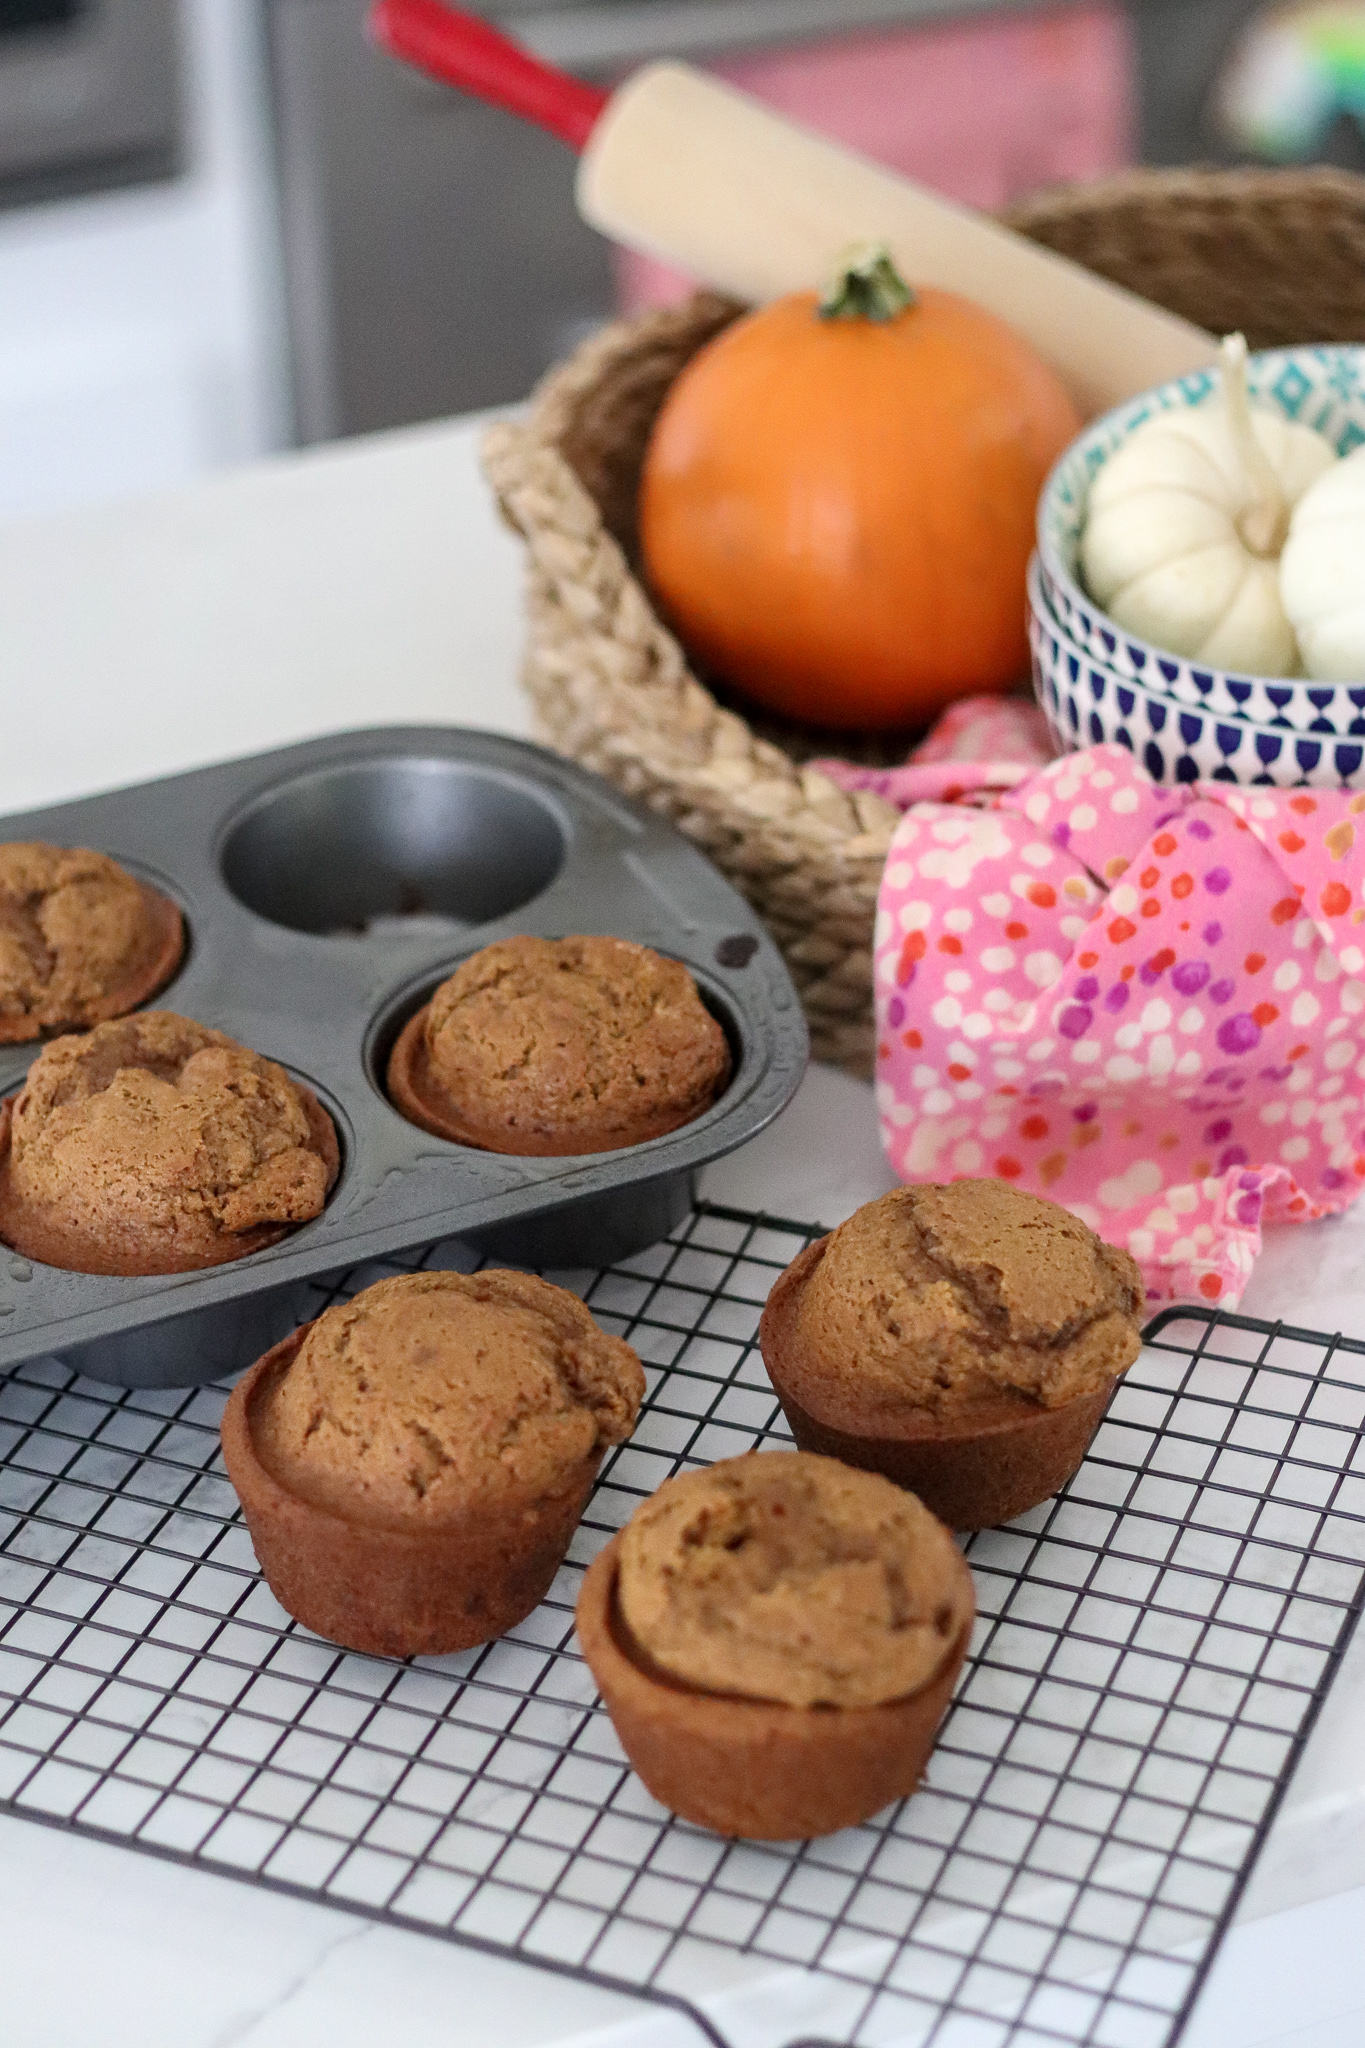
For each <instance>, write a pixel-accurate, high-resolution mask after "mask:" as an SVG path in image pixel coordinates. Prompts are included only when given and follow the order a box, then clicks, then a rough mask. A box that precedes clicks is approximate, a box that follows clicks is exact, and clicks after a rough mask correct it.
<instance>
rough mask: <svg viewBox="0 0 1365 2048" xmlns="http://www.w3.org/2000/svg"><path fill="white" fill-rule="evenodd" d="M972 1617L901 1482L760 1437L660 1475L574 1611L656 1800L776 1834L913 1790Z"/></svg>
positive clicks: (757, 1835)
mask: <svg viewBox="0 0 1365 2048" xmlns="http://www.w3.org/2000/svg"><path fill="white" fill-rule="evenodd" d="M974 1613H975V1601H974V1597H973V1591H972V1578H971V1573H970V1572H969V1571H968V1569H967V1566H966V1564H965V1563H964V1561H963V1559H962V1556H961V1554H960V1553H959V1551H958V1549H957V1547H956V1545H955V1544H954V1542H953V1540H952V1538H951V1536H950V1535H949V1534H948V1531H947V1530H946V1529H945V1528H944V1527H943V1526H942V1524H941V1523H940V1522H938V1521H936V1520H935V1518H934V1516H933V1515H931V1514H930V1513H929V1511H928V1509H927V1508H925V1507H923V1506H922V1505H921V1503H920V1502H919V1501H917V1500H916V1499H915V1498H914V1497H913V1495H911V1494H908V1493H905V1492H903V1491H902V1490H901V1489H900V1488H899V1487H896V1486H893V1485H891V1483H890V1482H889V1481H888V1480H885V1479H881V1478H878V1477H877V1476H876V1475H875V1474H873V1473H870V1472H857V1471H853V1470H851V1469H850V1468H849V1467H848V1466H846V1465H841V1464H838V1463H836V1462H835V1460H833V1459H831V1458H820V1457H812V1456H810V1455H809V1454H807V1453H805V1452H801V1451H777V1452H761V1453H758V1454H756V1455H750V1456H748V1457H743V1458H729V1459H726V1460H725V1461H724V1462H723V1463H721V1464H718V1465H713V1466H711V1467H710V1468H709V1469H707V1470H704V1471H695V1472H687V1473H683V1474H682V1475H681V1476H680V1477H678V1478H676V1479H670V1480H668V1481H667V1482H666V1483H665V1484H664V1485H663V1486H661V1487H660V1488H659V1490H658V1492H657V1493H656V1494H654V1495H653V1496H652V1497H651V1498H650V1499H649V1500H647V1501H646V1502H645V1503H644V1504H643V1506H641V1507H640V1508H637V1510H636V1512H635V1514H634V1515H633V1516H632V1517H631V1519H630V1521H629V1522H628V1523H627V1525H626V1527H625V1529H624V1530H623V1531H622V1533H621V1534H620V1535H619V1536H617V1537H615V1538H613V1540H612V1541H611V1542H610V1543H609V1544H608V1545H607V1547H606V1548H605V1550H603V1551H602V1552H601V1553H600V1554H599V1556H598V1557H597V1558H596V1559H595V1560H594V1562H593V1564H592V1566H591V1567H590V1569H589V1571H588V1574H587V1576H586V1578H585V1579H584V1581H583V1588H582V1592H581V1593H580V1595H579V1600H578V1613H577V1625H578V1637H579V1642H580V1643H581V1645H582V1649H583V1654H584V1656H585V1657H586V1658H587V1660H588V1663H589V1665H590V1666H591V1668H592V1673H593V1676H594V1678H595V1679H596V1680H597V1684H598V1687H599V1689H600V1691H601V1694H602V1698H603V1700H604V1701H605V1703H606V1706H607V1709H608V1711H609V1713H610V1714H611V1718H612V1722H613V1724H614V1726H615V1728H616V1732H617V1734H618V1736H619V1737H620V1739H621V1744H622V1747H623V1748H624V1749H625V1752H626V1755H627V1756H628V1757H629V1758H630V1761H631V1763H632V1764H633V1765H634V1767H635V1769H636V1771H637V1772H638V1773H639V1775H640V1777H641V1778H642V1779H643V1780H644V1782H645V1785H646V1786H647V1787H648V1789H649V1791H650V1792H652V1793H653V1795H654V1797H655V1798H656V1799H658V1800H659V1801H660V1802H661V1803H662V1804H663V1805H665V1806H668V1807H671V1808H672V1810H673V1811H674V1812H675V1813H678V1814H681V1815H682V1816H683V1818H684V1819H685V1820H691V1821H696V1822H697V1823H698V1824H699V1825H701V1826H702V1827H708V1828H714V1829H715V1830H716V1832H717V1833H718V1834H723V1835H744V1836H749V1837H751V1838H753V1839H756V1840H760V1841H789V1840H798V1839H803V1838H805V1837H807V1836H811V1835H824V1834H831V1833H833V1832H834V1831H835V1830H836V1829H838V1828H843V1827H851V1826H853V1825H854V1823H856V1822H857V1821H860V1820H865V1819H866V1818H867V1817H868V1815H869V1814H873V1813H876V1812H878V1811H879V1810H880V1808H882V1807H883V1806H886V1805H889V1804H890V1802H891V1801H892V1800H895V1799H902V1798H904V1797H905V1796H906V1795H907V1794H908V1793H910V1792H913V1791H914V1789H915V1786H916V1785H917V1784H918V1783H919V1779H920V1775H921V1773H922V1772H923V1769H924V1766H925V1763H926V1761H927V1759H928V1756H929V1752H930V1749H931V1748H932V1746H933V1741H934V1735H935V1731H936V1730H937V1728H938V1724H939V1722H940V1720H941V1719H942V1717H943V1714H944V1711H945V1709H946V1707H947V1705H948V1701H949V1698H950V1697H951V1694H952V1689H953V1685H954V1682H955V1681H956V1678H957V1674H958V1671H959V1669H960V1668H961V1665H962V1660H963V1658H964V1656H965V1655H966V1650H967V1644H968V1640H969V1638H970V1634H971V1625H972V1618H973V1615H974Z"/></svg>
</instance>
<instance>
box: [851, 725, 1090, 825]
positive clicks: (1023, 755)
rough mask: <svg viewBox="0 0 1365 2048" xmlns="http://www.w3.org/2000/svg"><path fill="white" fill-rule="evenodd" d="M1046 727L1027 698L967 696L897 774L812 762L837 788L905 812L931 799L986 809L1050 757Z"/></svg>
mask: <svg viewBox="0 0 1365 2048" xmlns="http://www.w3.org/2000/svg"><path fill="white" fill-rule="evenodd" d="M1052 751H1053V750H1052V741H1051V739H1050V738H1049V736H1048V729H1047V721H1046V719H1045V718H1044V717H1043V714H1042V712H1041V711H1040V710H1039V709H1038V706H1037V705H1036V704H1035V703H1033V701H1032V700H1031V699H1030V698H1026V697H963V698H961V699H960V700H959V702H958V703H956V704H950V705H949V706H948V709H947V710H946V711H945V712H944V713H943V716H942V717H941V718H940V719H939V721H938V723H937V724H936V725H935V726H934V727H933V729H932V730H931V732H930V733H929V735H928V737H927V738H926V739H923V740H921V741H920V743H919V745H918V746H917V747H916V748H915V749H914V751H913V752H912V753H911V754H910V755H909V757H908V758H907V760H906V761H905V763H904V765H903V766H902V767H900V768H855V767H854V765H853V764H852V762H850V761H837V760H826V761H812V763H811V766H812V767H813V768H819V769H820V770H821V771H822V773H823V774H825V775H827V776H828V777H829V779H830V781H831V782H837V783H838V785H839V787H840V789H847V790H850V791H851V790H857V789H868V790H871V791H872V792H873V794H874V795H875V796H880V797H884V798H885V799H886V801H887V803H891V804H895V805H896V806H897V807H898V808H899V809H900V810H902V811H905V810H908V809H909V808H910V805H911V804H918V803H924V802H926V801H931V802H934V803H941V804H955V803H962V802H966V801H975V802H978V803H984V802H985V801H986V800H987V799H988V798H989V797H990V796H991V795H992V794H994V793H995V792H998V791H1000V790H1004V789H1013V788H1014V787H1015V785H1016V783H1020V782H1023V781H1024V780H1025V779H1026V777H1028V776H1030V775H1032V773H1033V771H1034V769H1035V768H1041V767H1042V765H1043V763H1044V762H1045V761H1050V760H1051V759H1052Z"/></svg>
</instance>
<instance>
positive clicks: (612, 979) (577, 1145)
mask: <svg viewBox="0 0 1365 2048" xmlns="http://www.w3.org/2000/svg"><path fill="white" fill-rule="evenodd" d="M729 1078H730V1048H729V1045H728V1043H727V1041H726V1037H725V1033H724V1032H723V1031H722V1029H721V1027H720V1025H719V1024H718V1023H717V1022H716V1020H715V1018H714V1017H713V1016H712V1015H711V1013H710V1011H709V1010H708V1009H707V1008H706V1006H705V1004H704V1003H703V1002H702V1000H701V997H700V996H699V995H698V993H697V986H696V983H695V982H694V981H693V979H692V977H691V975H690V974H689V973H688V971H687V969H686V968H685V967H683V966H681V965H680V964H679V962H678V961H676V960H666V959H664V958H663V957H662V955H661V954H658V953H655V952H652V951H651V949H650V948H649V947H648V946H639V945H636V944H634V943H633V942H632V941H630V940H627V939H609V938H567V939H537V938H529V937H523V938H514V939H500V940H498V941H497V942H496V943H495V944H494V945H491V946H485V947H484V948H483V950H482V951H481V952H479V953H475V954H473V955H472V956H471V958H470V959H468V960H465V961H464V962H462V964H461V965H460V966H459V967H458V968H457V969H456V970H455V972H454V974H452V975H451V977H450V979H449V980H448V981H445V982H442V984H441V986H440V987H439V988H438V989H437V991H436V993H435V995H434V996H433V997H432V998H431V1001H430V1002H429V1003H426V1004H425V1005H424V1006H423V1007H422V1008H421V1009H420V1010H419V1011H418V1012H417V1014H416V1016H415V1017H413V1018H412V1019H411V1020H410V1021H409V1023H408V1024H407V1025H406V1027H405V1028H404V1030H403V1032H402V1034H401V1035H400V1037H399V1039H398V1041H397V1043H396V1045H395V1046H394V1048H393V1052H392V1054H391V1055H390V1058H389V1069H388V1090H389V1095H390V1097H391V1099H392V1101H393V1103H394V1104H395V1106H396V1107H397V1108H398V1109H399V1110H401V1112H402V1113H403V1115H404V1116H405V1117H407V1118H408V1120H409V1122H411V1123H415V1124H420V1125H421V1127H422V1129H423V1130H427V1131H431V1132H433V1133H434V1134H435V1135H436V1136H437V1137H439V1138H451V1139H453V1140H455V1141H456V1142H457V1143H458V1144H461V1145H477V1146H480V1147H481V1148H482V1149H483V1150H485V1151H489V1152H516V1153H522V1154H536V1155H539V1156H542V1157H547V1156H554V1155H559V1154H563V1153H571V1152H613V1151H616V1150H618V1149H619V1148H620V1147H622V1146H624V1145H639V1144H642V1143H643V1142H644V1140H645V1139H646V1138H659V1137H662V1136H663V1135H664V1134H665V1133H666V1132H668V1131H675V1130H677V1129H678V1128H679V1126H680V1125H682V1124H686V1123H691V1122H692V1120H693V1118H694V1117H698V1116H700V1115H701V1114H702V1112H703V1110H707V1109H709V1108H710V1107H711V1105H712V1103H713V1102H715V1101H716V1099H717V1098H718V1097H719V1096H720V1094H721V1093H722V1092H723V1090H724V1088H725V1085H726V1083H727V1082H728V1080H729Z"/></svg>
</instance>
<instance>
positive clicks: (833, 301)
mask: <svg viewBox="0 0 1365 2048" xmlns="http://www.w3.org/2000/svg"><path fill="white" fill-rule="evenodd" d="M914 303H915V294H914V293H913V292H912V291H911V289H910V287H909V285H908V284H907V283H906V282H905V279H904V278H903V277H902V276H901V274H900V272H899V271H898V270H897V268H896V266H895V264H894V263H893V262H892V260H891V251H890V250H889V249H888V248H887V246H886V244H885V242H855V243H854V244H853V247H852V248H851V249H845V251H844V253H843V255H842V256H841V257H840V258H839V262H838V265H837V266H836V268H835V271H834V274H833V276H832V277H831V278H830V281H829V283H828V284H827V285H826V286H825V289H824V291H823V292H822V293H821V296H820V306H819V313H820V318H821V319H822V320H894V319H895V317H896V315H897V314H898V313H903V312H904V311H905V309H906V307H907V306H913V305H914Z"/></svg>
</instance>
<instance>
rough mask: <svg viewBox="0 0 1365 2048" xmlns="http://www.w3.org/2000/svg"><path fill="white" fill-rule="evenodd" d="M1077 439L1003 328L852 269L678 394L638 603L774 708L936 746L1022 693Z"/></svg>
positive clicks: (887, 277)
mask: <svg viewBox="0 0 1365 2048" xmlns="http://www.w3.org/2000/svg"><path fill="white" fill-rule="evenodd" d="M1080 425H1081V422H1080V419H1079V417H1078V415H1077V413H1076V410H1075V407H1074V406H1073V405H1072V403H1071V400H1070V398H1069V397H1068V396H1067V393H1066V391H1065V389H1064V388H1063V386H1062V384H1061V382H1060V380H1059V379H1058V378H1057V376H1056V375H1055V374H1054V373H1053V371H1052V370H1050V369H1049V368H1048V366H1047V364H1046V363H1044V362H1043V361H1042V360H1041V359H1040V358H1039V357H1038V356H1037V355H1035V354H1034V352H1033V351H1032V349H1030V348H1029V347H1028V345H1027V344H1026V343H1025V342H1023V341H1022V340H1020V338H1019V336H1018V335H1017V334H1015V333H1014V331H1013V330H1012V329H1011V328H1009V327H1007V326H1006V325H1005V323H1004V322H1003V321H1001V320H997V319H996V318H995V317H994V315H993V314H990V313H986V312H983V311H982V309H981V308H980V307H979V306H975V305H973V304H971V303H970V301H968V300H966V299H963V298H959V297H958V296H957V295H956V294H955V293H951V292H940V291H929V290H921V291H918V292H916V293H914V294H911V293H909V292H908V290H907V288H906V287H905V286H904V285H903V284H901V282H900V280H899V278H898V277H897V276H896V273H895V271H894V270H893V269H892V268H891V265H890V260H889V258H888V257H887V256H886V254H885V251H875V250H874V251H871V252H859V253H858V254H857V255H856V256H855V257H851V258H850V260H849V262H848V264H847V265H846V266H845V268H844V269H843V270H842V271H841V272H840V275H839V278H838V280H837V281H836V286H835V287H834V288H832V291H831V294H830V295H827V296H826V298H825V299H824V300H823V301H822V300H820V299H819V298H818V297H817V295H816V294H815V293H813V292H802V293H796V294H793V295H792V296H791V297H789V298H783V299H778V300H776V301H775V302H774V303H773V304H771V305H768V306H765V307H763V308H762V309H761V310H760V311H758V312H756V313H752V314H749V315H747V316H746V317H744V318H743V319H740V320H737V321H736V322H735V323H734V324H733V325H732V326H730V327H728V328H726V329H725V331H724V332H723V333H721V334H720V335H718V336H717V337H716V339H715V340H714V341H712V342H710V343H708V345H707V346H706V347H705V348H703V349H702V350H701V351H700V352H699V353H698V354H697V355H696V356H695V357H694V358H693V359H692V361H691V362H690V363H689V364H688V365H687V367H686V368H685V369H684V370H683V372H682V373H681V375H680V376H679V377H678V378H677V380H676V381H675V383H674V384H673V386H672V389H671V390H670V392H669V394H668V397H667V398H666V400H665V402H664V405H663V408H662V410H661V412H660V414H659V417H658V419H657V421H656V423H655V426H654V431H653V434H652V436H651V439H650V442H649V446H648V449H647V451H646V455H645V463H644V470H643V474H642V478H641V487H640V501H639V519H640V542H641V548H642V552H643V556H644V564H645V571H646V575H647V578H648V581H649V583H650V585H651V587H652V589H653V592H654V594H655V596H656V597H657V598H658V600H659V602H660V605H661V608H662V609H663V611H664V612H665V614H666V615H667V617H668V618H669V620H670V622H671V623H672V624H673V626H674V627H675V628H676V630H677V632H678V634H679V637H680V638H681V639H682V641H683V642H684V644H685V645H686V646H687V647H688V648H689V649H690V650H691V651H692V652H693V653H694V654H695V655H697V656H698V657H699V659H700V660H701V661H702V662H703V663H704V664H706V665H707V666H708V667H709V668H711V669H712V670H713V671H714V672H715V673H716V674H717V675H719V676H720V677H722V678H724V679H725V680H727V681H729V682H730V683H732V684H734V685H735V687H736V688H737V689H739V690H741V691H742V692H743V693H744V694H745V695H747V696H749V697H751V698H753V699H754V700H755V701H756V702H757V703H758V704H761V705H763V706H765V707H766V708H767V709H768V710H770V711H776V712H780V713H783V714H785V715H786V716H788V717H792V718H797V719H801V720H807V721H810V722H812V723H815V724H818V725H825V726H831V727H842V728H845V729H848V728H853V727H860V728H864V729H887V728H893V727H908V726H915V725H923V724H927V723H928V721H929V720H930V719H931V718H933V717H934V716H935V715H936V713H938V712H939V711H940V710H941V709H942V708H943V706H944V705H945V704H948V703H950V702H951V701H952V699H954V698H955V697H961V696H964V695H967V694H968V693H970V692H974V691H978V690H997V691H1003V690H1008V689H1010V688H1012V687H1013V686H1014V685H1015V684H1016V683H1017V682H1018V681H1019V680H1020V679H1021V677H1023V676H1024V675H1025V674H1026V673H1027V669H1028V645H1027V640H1026V636H1025V624H1024V618H1025V593H1024V577H1025V571H1026V569H1027V566H1028V558H1029V553H1030V550H1031V548H1032V546H1033V526H1034V512H1035V507H1036V505H1037V500H1038V493H1039V490H1040V488H1041V486H1042V483H1043V479H1044V478H1045V476H1046V475H1047V472H1048V470H1049V468H1050V467H1051V465H1052V463H1053V461H1054V460H1055V459H1056V457H1057V456H1058V455H1059V454H1060V453H1061V451H1062V449H1063V448H1065V447H1066V446H1067V444H1068V442H1070V441H1071V440H1072V439H1074V437H1075V435H1076V434H1077V433H1078V432H1079V430H1080Z"/></svg>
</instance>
